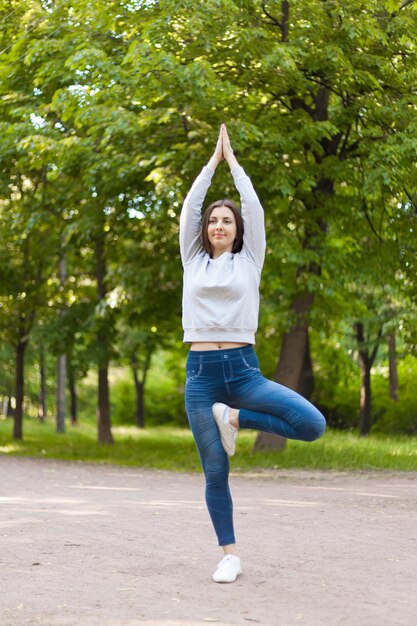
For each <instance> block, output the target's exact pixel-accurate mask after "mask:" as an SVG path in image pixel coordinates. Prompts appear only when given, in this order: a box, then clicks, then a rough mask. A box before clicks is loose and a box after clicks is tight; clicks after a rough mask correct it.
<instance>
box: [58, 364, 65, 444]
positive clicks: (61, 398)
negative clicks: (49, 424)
mask: <svg viewBox="0 0 417 626" xmlns="http://www.w3.org/2000/svg"><path fill="white" fill-rule="evenodd" d="M66 377H67V359H66V356H65V354H60V355H59V357H58V364H57V379H58V384H57V393H56V432H57V433H64V432H65V413H66V400H65V380H66Z"/></svg>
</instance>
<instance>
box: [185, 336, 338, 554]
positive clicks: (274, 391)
mask: <svg viewBox="0 0 417 626" xmlns="http://www.w3.org/2000/svg"><path fill="white" fill-rule="evenodd" d="M186 372H187V380H186V385H185V406H186V410H187V416H188V421H189V423H190V426H191V430H192V433H193V435H194V439H195V441H196V444H197V448H198V452H199V455H200V459H201V464H202V466H203V470H204V475H205V478H206V502H207V508H208V510H209V513H210V517H211V520H212V522H213V526H214V530H215V531H216V535H217V538H218V541H219V545H220V546H225V545H228V544H231V543H235V536H234V530H233V504H232V498H231V495H230V490H229V459H228V456H227V454H226V453H225V451H224V450H223V446H222V444H221V441H220V434H219V431H218V428H217V425H216V423H215V421H214V417H213V413H212V405H213V404H214V402H224V403H225V404H227V405H229V406H231V407H234V408H237V409H239V410H240V413H239V426H240V428H254V429H256V430H264V431H266V432H268V433H275V434H276V435H282V436H283V437H287V438H288V439H299V440H302V441H314V440H315V439H317V438H318V437H320V436H321V435H322V434H323V433H324V431H325V428H326V421H325V419H324V417H323V415H322V414H321V413H320V411H318V410H317V409H316V408H315V407H314V406H313V405H312V404H311V403H310V402H308V400H306V399H305V398H303V397H302V396H300V395H299V394H298V393H296V392H295V391H292V390H291V389H288V388H287V387H284V386H283V385H279V384H278V383H275V382H272V381H270V380H268V379H266V378H265V377H264V376H263V375H262V374H261V372H260V370H259V364H258V359H257V356H256V353H255V350H254V349H253V347H252V346H251V345H248V346H244V347H243V348H231V349H228V350H208V351H194V350H190V352H189V354H188V358H187V364H186Z"/></svg>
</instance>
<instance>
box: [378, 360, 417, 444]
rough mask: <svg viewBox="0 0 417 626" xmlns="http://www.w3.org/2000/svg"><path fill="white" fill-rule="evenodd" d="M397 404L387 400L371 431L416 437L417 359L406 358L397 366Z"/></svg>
mask: <svg viewBox="0 0 417 626" xmlns="http://www.w3.org/2000/svg"><path fill="white" fill-rule="evenodd" d="M398 378H399V390H398V398H399V399H398V402H394V401H393V400H391V399H388V400H387V402H386V404H385V411H384V414H383V416H382V417H381V419H380V420H379V421H378V422H377V424H376V425H375V428H374V429H373V430H374V431H375V432H378V433H384V434H406V435H417V402H416V391H415V386H416V379H417V359H416V358H415V357H412V356H407V357H405V359H403V360H402V361H400V362H399V364H398Z"/></svg>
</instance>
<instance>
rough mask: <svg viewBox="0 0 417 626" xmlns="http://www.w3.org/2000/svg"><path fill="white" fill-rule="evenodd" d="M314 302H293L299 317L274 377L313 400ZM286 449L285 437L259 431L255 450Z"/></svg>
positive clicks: (306, 299)
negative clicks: (311, 329) (310, 324)
mask: <svg viewBox="0 0 417 626" xmlns="http://www.w3.org/2000/svg"><path fill="white" fill-rule="evenodd" d="M313 300H314V296H313V294H304V295H300V296H297V297H296V298H295V299H294V301H293V303H292V306H291V310H292V312H293V313H294V314H295V316H296V322H295V324H294V325H293V326H292V327H291V328H290V330H289V331H288V332H287V333H285V335H284V338H283V341H282V346H281V353H280V356H279V361H278V365H277V370H276V373H275V380H276V381H277V382H278V383H281V385H285V387H289V388H290V389H294V391H297V392H298V393H302V392H304V393H305V394H308V393H309V395H308V396H307V395H306V397H310V395H311V393H312V391H313V388H314V376H313V369H312V366H311V357H310V342H309V338H308V314H309V312H310V310H311V308H312V306H313ZM303 395H304V394H303ZM285 445H286V439H285V437H281V436H277V435H273V434H271V433H266V432H263V431H260V432H259V433H258V436H257V438H256V441H255V445H254V450H265V449H268V450H282V449H284V448H285Z"/></svg>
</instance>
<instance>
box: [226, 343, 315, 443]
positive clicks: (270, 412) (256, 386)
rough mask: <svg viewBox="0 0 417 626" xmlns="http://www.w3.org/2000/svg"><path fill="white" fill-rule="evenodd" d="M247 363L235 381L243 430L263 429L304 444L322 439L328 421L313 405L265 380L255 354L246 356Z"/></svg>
mask: <svg viewBox="0 0 417 626" xmlns="http://www.w3.org/2000/svg"><path fill="white" fill-rule="evenodd" d="M248 360H249V362H250V364H251V365H249V363H248ZM243 362H244V366H243V368H242V370H241V372H239V375H238V376H236V377H235V379H234V381H233V390H232V394H231V396H232V401H231V403H230V406H232V407H235V408H237V409H239V427H240V428H252V429H255V430H263V431H265V432H269V433H274V434H275V435H281V436H283V437H286V438H288V439H298V440H301V441H314V440H315V439H318V438H319V437H321V435H322V434H323V433H324V431H325V429H326V420H325V419H324V417H323V415H322V414H321V413H320V411H319V410H318V409H316V407H315V406H314V405H313V404H311V402H309V401H308V400H306V398H304V397H303V396H301V395H300V394H298V393H296V392H295V391H293V390H292V389H288V387H284V385H280V384H279V383H276V382H273V381H271V380H268V379H267V378H265V377H264V376H263V375H262V374H261V372H260V371H259V369H258V367H257V359H256V354H255V353H254V352H253V354H252V355H251V359H248V357H247V355H246V357H245V358H244V359H243ZM236 373H237V372H236Z"/></svg>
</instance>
